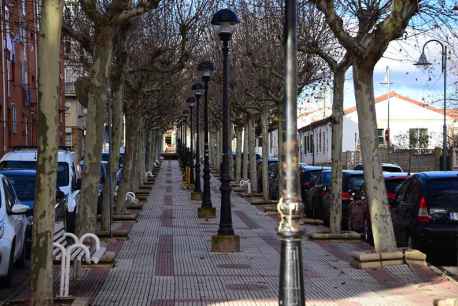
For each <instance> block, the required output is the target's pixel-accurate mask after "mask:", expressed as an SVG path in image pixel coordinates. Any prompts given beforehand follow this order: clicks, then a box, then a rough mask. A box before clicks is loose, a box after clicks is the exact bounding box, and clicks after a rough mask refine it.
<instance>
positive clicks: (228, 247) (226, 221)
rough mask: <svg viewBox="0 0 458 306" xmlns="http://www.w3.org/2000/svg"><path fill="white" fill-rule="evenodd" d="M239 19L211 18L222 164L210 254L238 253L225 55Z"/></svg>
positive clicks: (223, 13) (228, 15)
mask: <svg viewBox="0 0 458 306" xmlns="http://www.w3.org/2000/svg"><path fill="white" fill-rule="evenodd" d="M239 22H240V21H239V18H238V17H237V15H236V14H235V13H234V12H233V11H231V10H230V9H222V10H219V11H218V12H216V13H215V15H213V18H212V21H211V23H212V25H213V26H214V28H215V30H216V32H217V33H218V36H219V38H220V39H221V41H222V42H223V47H222V51H223V163H222V167H221V168H222V169H221V188H220V190H221V211H220V221H219V229H218V234H217V235H215V236H213V237H212V251H213V252H238V251H240V237H239V236H237V235H235V234H234V229H233V227H232V213H231V186H230V180H231V177H230V175H229V158H230V157H231V155H232V154H231V149H230V147H229V129H230V123H231V120H230V109H229V99H228V78H229V71H228V70H229V67H228V55H229V41H230V40H231V38H232V33H233V32H234V30H235V27H236V25H237V24H238V23H239Z"/></svg>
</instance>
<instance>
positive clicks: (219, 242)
mask: <svg viewBox="0 0 458 306" xmlns="http://www.w3.org/2000/svg"><path fill="white" fill-rule="evenodd" d="M212 252H218V253H234V252H240V236H237V235H215V236H212Z"/></svg>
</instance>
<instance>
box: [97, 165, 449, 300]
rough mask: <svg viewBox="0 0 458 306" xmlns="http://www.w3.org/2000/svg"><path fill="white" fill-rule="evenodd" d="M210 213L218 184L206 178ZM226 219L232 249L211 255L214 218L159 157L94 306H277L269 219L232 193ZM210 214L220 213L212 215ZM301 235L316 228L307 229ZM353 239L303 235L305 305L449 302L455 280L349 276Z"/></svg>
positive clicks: (400, 270) (425, 275)
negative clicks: (201, 210)
mask: <svg viewBox="0 0 458 306" xmlns="http://www.w3.org/2000/svg"><path fill="white" fill-rule="evenodd" d="M212 183H213V186H212V202H213V205H214V206H216V207H219V204H220V197H219V190H218V189H219V188H218V187H219V182H218V181H217V180H215V179H213V180H212ZM232 204H233V206H232V207H233V211H232V212H233V223H234V230H235V232H236V234H238V235H240V238H241V252H240V253H235V254H227V255H225V254H213V253H211V252H210V237H211V236H212V235H214V234H215V233H216V232H217V228H218V225H217V224H218V220H219V219H214V220H211V221H202V220H199V219H198V218H197V208H198V207H199V206H200V203H199V202H192V201H191V200H190V193H189V191H185V190H183V189H182V188H181V173H180V170H179V167H178V163H177V162H176V161H164V162H163V163H162V169H161V171H160V174H159V176H158V178H157V180H156V184H155V185H154V187H153V190H152V192H151V196H150V198H149V200H148V202H147V204H146V205H145V206H144V208H143V211H142V212H141V213H140V216H139V218H138V223H136V224H134V226H133V227H132V230H131V232H130V234H129V240H127V241H125V242H124V244H123V245H122V249H121V250H120V252H119V253H118V256H117V258H116V266H115V267H114V268H113V269H112V270H111V271H110V272H109V275H108V277H107V279H106V281H105V282H104V284H103V286H102V288H101V290H100V291H99V292H98V294H97V296H96V297H95V299H94V301H93V304H95V305H148V306H159V305H163V306H185V305H189V306H191V305H196V306H197V305H199V306H200V305H215V306H217V305H218V306H219V305H226V306H228V305H234V306H235V305H237V306H242V305H278V301H277V293H278V272H279V262H280V259H279V251H280V248H279V246H280V245H279V241H278V239H277V236H276V232H275V231H276V221H275V220H274V219H273V218H271V217H268V216H265V215H264V213H263V212H261V211H259V210H258V209H257V208H255V207H254V206H252V205H250V204H249V203H248V202H247V201H245V200H244V199H242V198H241V197H239V196H238V195H237V194H233V197H232ZM217 216H219V213H217ZM305 229H306V231H307V232H312V231H316V230H319V229H320V227H317V226H306V227H305ZM367 248H368V247H367V245H366V244H364V243H362V242H353V243H351V242H312V241H309V240H306V239H304V241H303V254H304V278H305V295H306V304H307V305H344V306H358V305H371V306H375V305H399V306H401V305H406V306H407V305H408V306H410V305H432V304H433V300H434V299H436V298H445V297H456V296H458V285H457V283H455V282H453V281H450V280H448V279H447V278H445V277H442V276H439V275H437V274H435V273H434V272H432V271H431V270H430V269H429V268H420V267H419V268H409V267H408V266H406V265H404V266H397V267H390V268H385V269H383V270H356V269H354V268H352V267H351V266H350V264H349V261H350V253H351V252H353V251H356V250H365V249H367Z"/></svg>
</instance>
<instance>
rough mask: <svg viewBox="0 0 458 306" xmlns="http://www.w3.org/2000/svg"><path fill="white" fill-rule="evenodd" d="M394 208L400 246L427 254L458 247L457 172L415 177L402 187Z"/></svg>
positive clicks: (435, 172) (433, 173)
mask: <svg viewBox="0 0 458 306" xmlns="http://www.w3.org/2000/svg"><path fill="white" fill-rule="evenodd" d="M392 207H393V209H392V217H393V225H394V228H395V232H396V238H397V241H398V245H399V246H401V247H402V246H409V247H413V248H416V249H419V250H421V251H423V252H425V253H428V252H430V251H432V250H438V249H450V248H456V247H457V244H456V243H457V239H458V171H433V172H422V173H417V174H415V175H412V176H411V177H410V178H409V179H407V180H406V181H405V182H404V183H403V184H402V185H401V186H400V187H399V190H398V192H397V193H396V199H395V201H394V203H393V204H392Z"/></svg>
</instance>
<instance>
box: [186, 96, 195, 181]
mask: <svg viewBox="0 0 458 306" xmlns="http://www.w3.org/2000/svg"><path fill="white" fill-rule="evenodd" d="M186 103H188V105H189V113H190V123H189V126H190V133H191V140H190V143H191V144H190V148H189V162H188V164H189V168H191V173H190V174H189V183H190V184H191V185H192V184H194V174H193V171H194V148H193V141H192V139H193V138H194V137H193V134H192V109H193V108H194V104H195V103H196V99H195V98H194V97H189V98H188V99H187V100H186Z"/></svg>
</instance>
